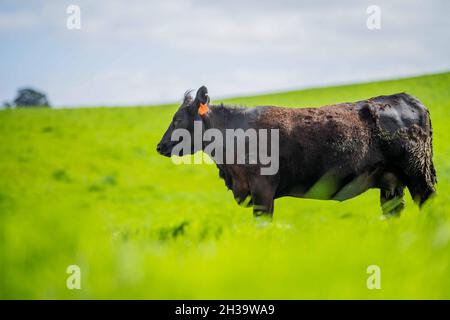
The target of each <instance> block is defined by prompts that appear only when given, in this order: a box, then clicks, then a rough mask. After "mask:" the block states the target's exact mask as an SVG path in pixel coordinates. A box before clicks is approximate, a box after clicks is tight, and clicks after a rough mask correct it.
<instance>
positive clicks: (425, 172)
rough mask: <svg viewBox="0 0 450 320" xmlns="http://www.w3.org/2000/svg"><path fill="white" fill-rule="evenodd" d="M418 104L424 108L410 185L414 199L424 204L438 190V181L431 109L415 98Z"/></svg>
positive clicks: (413, 152)
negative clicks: (434, 162)
mask: <svg viewBox="0 0 450 320" xmlns="http://www.w3.org/2000/svg"><path fill="white" fill-rule="evenodd" d="M414 100H415V101H414V102H415V103H416V104H419V105H420V108H421V109H422V111H424V112H422V121H421V122H422V125H421V129H422V132H421V134H419V135H418V137H417V141H416V143H415V144H414V147H412V149H413V150H411V151H412V154H413V157H412V158H410V160H411V161H412V163H410V165H411V167H410V168H411V169H412V171H413V175H412V177H411V178H412V181H410V184H409V185H408V189H409V191H410V192H411V195H412V197H413V198H414V200H415V201H416V202H417V203H418V204H419V206H422V205H423V204H424V203H425V202H426V201H427V200H428V199H429V198H430V196H431V195H433V194H434V193H435V192H436V188H435V185H436V183H437V178H436V169H435V168H434V164H433V129H432V126H431V117H430V113H429V111H428V110H427V109H426V108H425V106H423V105H422V104H421V103H420V102H419V101H418V100H416V99H414Z"/></svg>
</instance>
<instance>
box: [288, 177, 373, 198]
mask: <svg viewBox="0 0 450 320" xmlns="http://www.w3.org/2000/svg"><path fill="white" fill-rule="evenodd" d="M342 180H346V179H340V178H338V177H336V176H332V175H324V176H323V177H322V178H320V179H319V180H318V181H317V182H316V183H314V185H313V186H312V187H310V188H309V189H308V190H305V187H304V186H303V185H301V184H298V185H294V186H293V187H292V188H291V190H290V191H289V193H288V195H289V196H292V197H297V198H306V199H319V200H338V201H344V200H347V199H351V198H353V197H356V196H358V195H360V194H361V193H363V192H365V191H367V190H368V189H370V188H373V187H374V186H375V184H376V172H375V171H374V172H364V173H362V174H360V175H359V176H357V177H356V178H354V179H352V180H351V181H350V182H348V183H342V182H341V181H342Z"/></svg>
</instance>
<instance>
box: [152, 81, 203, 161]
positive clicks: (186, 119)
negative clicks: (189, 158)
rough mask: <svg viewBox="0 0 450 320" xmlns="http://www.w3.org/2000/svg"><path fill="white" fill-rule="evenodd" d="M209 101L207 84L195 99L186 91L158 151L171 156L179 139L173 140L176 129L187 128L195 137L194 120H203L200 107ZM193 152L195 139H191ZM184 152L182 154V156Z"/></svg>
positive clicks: (199, 90) (157, 147) (192, 151)
mask: <svg viewBox="0 0 450 320" xmlns="http://www.w3.org/2000/svg"><path fill="white" fill-rule="evenodd" d="M208 103H209V97H208V89H207V88H206V87H205V86H202V87H200V88H199V89H198V90H197V94H196V95H195V99H192V97H191V95H190V92H187V93H185V95H184V100H183V103H182V104H181V106H180V107H179V108H178V110H177V112H175V115H174V116H173V118H172V122H171V123H170V125H169V128H168V129H167V130H166V133H164V135H163V137H162V139H161V141H160V142H159V143H158V145H157V146H156V151H158V153H160V154H161V155H163V156H166V157H170V156H171V154H172V149H173V147H174V146H175V145H176V144H177V143H178V141H172V140H171V137H172V132H173V131H174V130H175V129H185V130H187V131H189V133H190V134H191V137H194V121H201V118H200V115H199V108H201V107H204V106H205V105H207V104H208ZM191 142H192V146H191V154H192V153H194V151H197V150H194V139H191ZM182 155H184V154H180V156H182Z"/></svg>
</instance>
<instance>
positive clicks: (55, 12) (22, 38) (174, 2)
mask: <svg viewBox="0 0 450 320" xmlns="http://www.w3.org/2000/svg"><path fill="white" fill-rule="evenodd" d="M70 5H77V6H78V7H79V8H80V22H81V23H80V29H68V28H67V20H68V19H69V18H70V17H71V14H70V13H67V8H68V7H69V6H70ZM371 5H376V6H378V8H379V9H380V15H379V17H380V20H379V21H380V29H369V28H368V27H367V20H368V18H370V16H371V15H372V14H373V11H371V12H369V13H368V12H367V9H368V7H369V6H371ZM449 12H450V1H448V0H442V1H439V0H428V1H427V0H423V1H421V0H397V1H393V0H390V1H379V0H370V1H365V0H355V1H345V0H343V1H320V0H319V1H298V0H297V1H287V0H286V1H264V0H260V1H243V0H240V1H235V0H227V1H203V0H202V1H193V0H168V1H152V0H129V1H125V0H123V1H119V0H107V1H106V0H97V1H94V0H86V1H84V0H83V1H82V0H80V1H76V0H70V1H65V0H58V1H57V0H53V1H52V0H48V1H41V0H28V1H17V0H0V44H1V45H0V104H1V103H2V102H3V101H11V100H12V99H13V98H14V97H15V94H16V91H17V89H18V88H21V87H27V86H31V87H33V88H36V89H38V90H41V91H43V92H45V93H46V94H47V96H48V98H49V100H50V103H51V104H52V105H53V106H56V107H78V106H108V105H112V106H118V105H125V106H128V105H142V104H145V105H148V104H158V103H166V102H175V101H179V100H180V99H181V97H182V95H183V93H184V92H185V91H186V90H187V89H196V88H198V87H200V86H201V85H206V86H207V87H208V89H209V93H210V96H211V97H212V98H213V99H214V98H215V97H231V96H238V95H247V94H254V93H265V92H276V91H283V90H293V89H300V88H307V87H315V86H326V85H332V84H344V83H353V82H361V81H371V80H378V79H389V78H399V77H405V76H410V75H420V74H424V73H434V72H443V71H449V70H450V41H449V40H450V19H449V17H448V15H449Z"/></svg>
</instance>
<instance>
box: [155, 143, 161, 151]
mask: <svg viewBox="0 0 450 320" xmlns="http://www.w3.org/2000/svg"><path fill="white" fill-rule="evenodd" d="M156 151H158V152H161V143H158V145H157V146H156Z"/></svg>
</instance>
